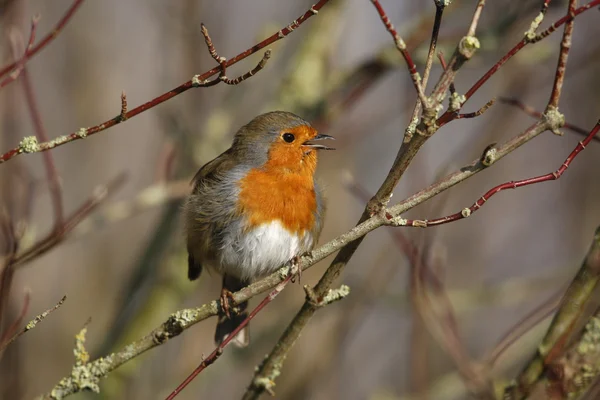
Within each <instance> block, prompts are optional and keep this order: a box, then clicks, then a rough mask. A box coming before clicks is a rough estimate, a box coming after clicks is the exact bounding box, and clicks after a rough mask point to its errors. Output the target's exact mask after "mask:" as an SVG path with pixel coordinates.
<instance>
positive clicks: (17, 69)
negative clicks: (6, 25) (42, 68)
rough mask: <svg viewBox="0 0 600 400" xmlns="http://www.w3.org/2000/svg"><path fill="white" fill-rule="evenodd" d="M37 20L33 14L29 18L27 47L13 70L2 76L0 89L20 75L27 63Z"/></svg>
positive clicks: (37, 17) (33, 40)
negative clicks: (29, 27)
mask: <svg viewBox="0 0 600 400" xmlns="http://www.w3.org/2000/svg"><path fill="white" fill-rule="evenodd" d="M39 20H40V18H39V16H35V17H33V18H32V19H31V30H30V32H29V41H28V42H27V47H25V51H24V52H23V55H22V56H21V57H20V58H19V59H18V60H17V61H16V64H15V68H14V70H13V71H12V72H11V73H10V74H9V75H8V76H7V77H6V78H4V79H3V80H2V81H0V89H1V88H3V87H5V86H6V85H8V84H9V83H11V82H14V81H15V80H16V79H17V78H18V77H19V75H21V71H23V68H25V64H26V63H27V60H28V58H27V53H28V52H29V51H30V50H31V49H32V47H33V42H35V33H36V30H37V24H38V22H39ZM13 47H14V43H13ZM0 76H1V75H0Z"/></svg>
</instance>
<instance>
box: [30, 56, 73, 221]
mask: <svg viewBox="0 0 600 400" xmlns="http://www.w3.org/2000/svg"><path fill="white" fill-rule="evenodd" d="M21 75H22V80H23V90H24V92H25V99H26V101H27V108H28V109H29V114H30V115H31V120H32V121H33V125H34V128H35V135H36V137H37V138H38V139H39V140H40V141H42V142H46V141H48V134H47V132H46V128H44V123H43V122H42V116H41V115H40V111H39V108H38V105H37V101H36V98H35V94H34V89H33V85H32V83H31V78H30V77H29V72H28V71H27V68H24V69H23V72H22V74H21ZM43 157H44V164H45V166H46V177H47V179H48V185H49V187H50V196H51V198H52V205H53V207H54V229H55V230H58V229H59V228H60V227H61V226H62V224H63V222H64V215H63V198H62V188H61V184H60V177H59V176H58V170H57V169H56V164H55V163H54V156H53V155H52V152H50V151H46V152H44V153H43Z"/></svg>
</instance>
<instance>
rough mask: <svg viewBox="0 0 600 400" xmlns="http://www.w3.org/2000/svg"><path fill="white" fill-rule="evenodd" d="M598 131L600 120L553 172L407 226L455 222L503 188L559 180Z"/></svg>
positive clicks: (490, 150) (493, 191)
mask: <svg viewBox="0 0 600 400" xmlns="http://www.w3.org/2000/svg"><path fill="white" fill-rule="evenodd" d="M598 131H600V120H599V121H598V122H597V123H596V125H595V126H594V128H593V129H592V130H591V131H590V132H589V133H588V135H587V137H586V138H585V139H584V140H582V141H580V142H579V143H578V144H577V146H576V147H575V149H573V151H572V152H571V154H569V156H568V157H567V158H566V159H565V161H564V162H563V163H562V165H561V166H560V168H558V169H557V170H556V171H554V172H551V173H548V174H545V175H540V176H536V177H534V178H528V179H523V180H520V181H510V182H506V183H503V184H501V185H498V186H495V187H493V188H492V189H490V190H488V191H487V192H486V193H485V194H484V195H483V196H481V198H480V199H479V200H477V201H476V202H475V203H474V204H473V205H472V206H471V207H467V208H464V209H463V210H461V211H460V212H457V213H455V214H452V215H448V216H446V217H442V218H436V219H432V220H412V219H407V220H405V221H404V222H405V223H406V226H413V227H420V228H427V227H430V226H435V225H442V224H447V223H449V222H453V221H457V220H459V219H463V218H467V217H469V216H470V215H471V214H473V213H474V212H475V211H477V210H479V209H480V208H481V207H482V206H483V205H484V204H485V203H486V202H487V201H488V200H489V199H490V198H491V197H492V196H493V195H495V194H496V193H499V192H501V191H503V190H506V189H517V188H520V187H523V186H528V185H533V184H536V183H540V182H546V181H553V180H557V179H559V178H560V177H561V176H562V174H563V173H564V172H565V171H566V170H567V168H568V167H569V165H570V164H571V162H572V161H573V160H574V159H575V157H577V155H578V154H579V153H581V152H582V151H583V150H584V149H585V148H586V146H587V145H588V144H589V143H590V142H591V141H592V139H593V138H594V136H595V135H596V134H597V133H598ZM494 150H495V148H494V147H493V146H492V147H490V148H488V149H487V151H486V152H485V153H484V157H483V158H484V159H485V158H487V157H491V160H489V161H488V162H490V163H491V162H493V153H494ZM482 162H485V161H483V160H482Z"/></svg>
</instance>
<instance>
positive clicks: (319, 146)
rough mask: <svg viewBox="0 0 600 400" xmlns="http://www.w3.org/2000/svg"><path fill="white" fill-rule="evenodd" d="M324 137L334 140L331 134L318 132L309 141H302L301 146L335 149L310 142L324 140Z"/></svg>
mask: <svg viewBox="0 0 600 400" xmlns="http://www.w3.org/2000/svg"><path fill="white" fill-rule="evenodd" d="M324 139H331V140H335V138H334V137H333V136H329V135H323V134H318V135H317V136H315V137H314V138H312V139H310V140H309V141H306V142H304V143H302V146H304V147H310V148H313V149H317V150H335V149H334V148H333V147H327V146H324V145H322V144H316V143H311V142H313V141H317V140H324Z"/></svg>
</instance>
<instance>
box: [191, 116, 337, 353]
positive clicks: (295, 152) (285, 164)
mask: <svg viewBox="0 0 600 400" xmlns="http://www.w3.org/2000/svg"><path fill="white" fill-rule="evenodd" d="M322 139H333V137H332V136H329V135H323V134H319V133H318V132H317V131H316V130H315V129H314V128H313V127H312V126H311V125H310V123H308V122H307V121H305V120H303V119H302V118H300V117H298V116H297V115H294V114H292V113H289V112H284V111H273V112H269V113H266V114H262V115H259V116H257V117H256V118H254V119H253V120H252V121H250V122H249V123H248V124H247V125H245V126H243V127H241V128H240V129H239V130H238V131H237V133H236V134H235V137H234V139H233V144H232V145H231V147H230V148H229V149H228V150H226V151H225V152H224V153H223V154H221V155H220V156H218V157H217V158H215V159H214V160H212V161H210V162H208V163H207V164H206V165H204V166H203V167H202V168H200V170H199V171H198V172H197V173H196V176H195V177H194V179H193V185H194V188H193V190H192V193H191V194H190V195H189V197H188V199H187V201H186V204H185V207H184V219H185V222H186V226H185V229H186V234H187V250H188V278H189V279H190V280H195V279H197V278H198V277H199V276H200V274H201V272H202V270H203V269H204V268H210V269H213V270H216V271H217V272H219V273H220V274H222V275H223V285H222V289H221V309H222V310H223V313H222V315H220V316H219V321H218V323H217V329H216V332H215V342H216V343H218V344H221V343H222V342H223V340H225V338H226V337H227V336H228V335H229V334H230V333H231V332H233V330H235V329H236V328H237V327H238V326H239V325H240V324H241V322H242V321H244V319H245V318H246V317H247V312H246V309H247V307H248V303H247V302H244V303H242V304H238V306H237V307H236V310H233V311H235V313H231V312H230V311H231V310H230V308H229V302H228V301H229V298H231V294H232V292H236V291H238V290H240V289H241V288H243V287H245V286H247V285H248V284H249V283H250V282H252V280H254V279H256V278H260V277H262V276H265V275H267V274H270V273H272V272H274V271H276V270H277V269H279V268H280V267H282V266H283V265H284V264H285V263H287V262H288V261H290V260H292V261H293V260H296V261H297V260H298V257H299V256H300V255H302V254H304V253H307V252H309V251H311V250H312V249H313V247H314V246H315V244H316V242H317V240H318V239H319V235H320V233H321V229H322V228H323V218H324V213H325V204H324V198H323V194H322V192H321V189H320V188H319V186H318V184H317V182H316V181H315V178H314V174H315V169H316V167H317V150H333V149H332V148H331V147H327V146H324V145H321V144H317V143H314V142H315V141H319V140H322ZM233 342H234V343H235V344H236V345H238V346H239V347H244V346H247V345H248V343H249V335H248V332H247V329H246V328H244V329H243V330H241V331H240V332H239V333H238V334H237V335H236V337H235V338H234V339H233Z"/></svg>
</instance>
